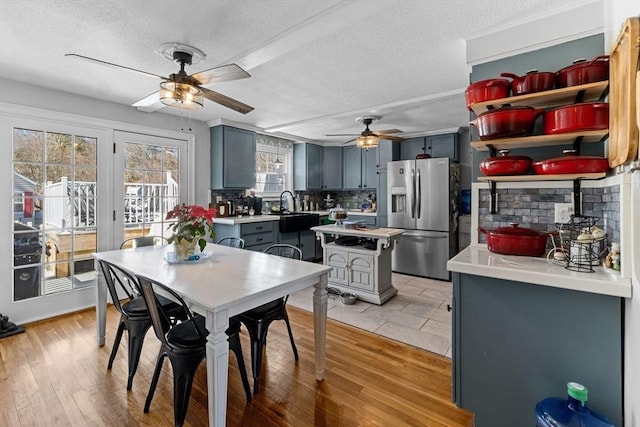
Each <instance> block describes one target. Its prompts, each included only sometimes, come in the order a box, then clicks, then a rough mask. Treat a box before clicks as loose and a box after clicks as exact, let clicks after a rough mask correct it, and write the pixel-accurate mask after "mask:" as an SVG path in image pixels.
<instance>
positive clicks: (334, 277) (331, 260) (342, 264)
mask: <svg viewBox="0 0 640 427" xmlns="http://www.w3.org/2000/svg"><path fill="white" fill-rule="evenodd" d="M348 262H349V255H348V254H347V252H343V251H336V250H333V249H327V259H326V262H325V263H326V265H328V266H329V267H331V271H330V272H329V277H328V279H329V284H331V283H335V284H338V285H343V286H346V285H347V283H348V280H347V279H348V277H347V263H348Z"/></svg>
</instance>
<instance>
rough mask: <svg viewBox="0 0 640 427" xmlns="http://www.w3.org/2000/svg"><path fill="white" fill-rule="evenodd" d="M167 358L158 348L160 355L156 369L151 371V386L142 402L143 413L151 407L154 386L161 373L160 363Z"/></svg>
mask: <svg viewBox="0 0 640 427" xmlns="http://www.w3.org/2000/svg"><path fill="white" fill-rule="evenodd" d="M166 356H167V354H166V353H165V351H164V349H163V348H160V353H159V354H158V359H157V360H156V368H155V369H154V370H153V378H152V379H151V385H150V386H149V393H147V400H146V401H145V402H144V413H145V414H146V413H147V412H149V407H150V406H151V400H152V399H153V394H154V393H155V392H156V386H157V385H158V378H159V377H160V371H162V362H164V358H165V357H166Z"/></svg>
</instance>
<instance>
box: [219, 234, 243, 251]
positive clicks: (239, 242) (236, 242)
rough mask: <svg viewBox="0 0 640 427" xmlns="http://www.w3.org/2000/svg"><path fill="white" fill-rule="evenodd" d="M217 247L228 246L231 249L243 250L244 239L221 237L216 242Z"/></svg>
mask: <svg viewBox="0 0 640 427" xmlns="http://www.w3.org/2000/svg"><path fill="white" fill-rule="evenodd" d="M216 244H218V245H223V246H230V247H232V248H238V249H244V239H241V238H240V237H223V238H222V239H220V240H218V241H217V242H216Z"/></svg>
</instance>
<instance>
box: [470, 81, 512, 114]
mask: <svg viewBox="0 0 640 427" xmlns="http://www.w3.org/2000/svg"><path fill="white" fill-rule="evenodd" d="M510 87H511V82H509V80H506V79H488V80H480V81H479V82H475V83H472V84H470V85H469V86H468V87H467V89H466V90H465V91H464V97H465V99H466V101H467V108H468V109H469V110H471V104H476V103H478V102H484V101H491V100H493V99H502V98H506V97H508V96H509V89H510Z"/></svg>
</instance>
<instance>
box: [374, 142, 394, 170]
mask: <svg viewBox="0 0 640 427" xmlns="http://www.w3.org/2000/svg"><path fill="white" fill-rule="evenodd" d="M377 153H378V160H377V161H376V167H377V168H378V169H386V168H387V163H388V162H393V161H395V160H399V159H400V143H399V142H394V141H389V140H388V139H381V140H380V143H379V145H378V149H377Z"/></svg>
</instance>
